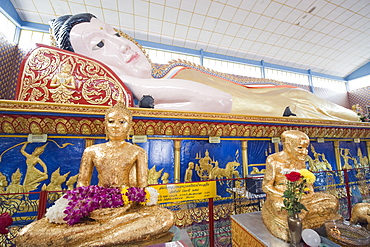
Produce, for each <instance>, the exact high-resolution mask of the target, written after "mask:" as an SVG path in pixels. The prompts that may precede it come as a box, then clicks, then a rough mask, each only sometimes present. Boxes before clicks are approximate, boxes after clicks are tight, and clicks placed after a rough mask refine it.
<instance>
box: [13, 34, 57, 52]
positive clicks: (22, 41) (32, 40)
mask: <svg viewBox="0 0 370 247" xmlns="http://www.w3.org/2000/svg"><path fill="white" fill-rule="evenodd" d="M36 43H40V44H45V45H50V44H51V43H50V34H49V33H42V32H36V31H29V30H22V31H21V36H20V37H19V47H21V48H22V49H25V50H30V49H33V48H35V47H36Z"/></svg>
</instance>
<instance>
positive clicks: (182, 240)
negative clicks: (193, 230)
mask: <svg viewBox="0 0 370 247" xmlns="http://www.w3.org/2000/svg"><path fill="white" fill-rule="evenodd" d="M170 231H173V232H174V237H173V241H171V242H167V243H160V244H152V245H147V247H171V246H172V247H173V246H184V247H193V246H194V245H193V243H192V242H191V239H190V237H189V235H188V233H187V232H186V230H185V229H181V230H179V229H178V228H177V227H175V226H174V227H172V228H171V230H170Z"/></svg>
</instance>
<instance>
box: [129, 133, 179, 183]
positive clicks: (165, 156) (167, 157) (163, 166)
mask: <svg viewBox="0 0 370 247" xmlns="http://www.w3.org/2000/svg"><path fill="white" fill-rule="evenodd" d="M136 145H138V146H140V147H142V148H144V149H145V151H146V152H147V154H148V169H149V170H152V172H154V171H155V172H157V174H158V179H157V180H156V181H157V184H160V183H174V163H175V162H174V159H175V158H174V157H175V155H174V141H173V140H167V139H162V140H156V139H149V140H148V141H147V142H145V143H137V144H136ZM167 174H168V175H167ZM167 176H168V177H167ZM167 180H168V181H167ZM153 183H155V182H153ZM153 183H151V184H153Z"/></svg>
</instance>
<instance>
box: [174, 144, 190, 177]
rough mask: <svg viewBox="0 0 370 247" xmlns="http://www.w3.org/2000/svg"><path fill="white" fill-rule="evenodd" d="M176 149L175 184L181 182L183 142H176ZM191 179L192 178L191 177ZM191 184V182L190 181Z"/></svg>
mask: <svg viewBox="0 0 370 247" xmlns="http://www.w3.org/2000/svg"><path fill="white" fill-rule="evenodd" d="M174 148H175V152H174V153H175V154H174V155H175V165H174V166H175V167H174V169H175V170H174V181H175V183H179V182H180V156H181V150H180V149H181V141H180V140H175V141H174ZM190 178H191V177H190ZM188 182H191V181H188Z"/></svg>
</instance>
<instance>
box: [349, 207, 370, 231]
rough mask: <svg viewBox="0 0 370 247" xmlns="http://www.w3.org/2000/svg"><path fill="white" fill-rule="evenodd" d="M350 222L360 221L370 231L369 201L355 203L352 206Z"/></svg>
mask: <svg viewBox="0 0 370 247" xmlns="http://www.w3.org/2000/svg"><path fill="white" fill-rule="evenodd" d="M350 222H351V224H357V223H362V224H363V225H364V226H365V227H366V228H367V230H369V231H370V203H357V204H356V205H355V206H353V208H352V214H351V220H350Z"/></svg>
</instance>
